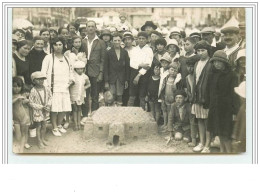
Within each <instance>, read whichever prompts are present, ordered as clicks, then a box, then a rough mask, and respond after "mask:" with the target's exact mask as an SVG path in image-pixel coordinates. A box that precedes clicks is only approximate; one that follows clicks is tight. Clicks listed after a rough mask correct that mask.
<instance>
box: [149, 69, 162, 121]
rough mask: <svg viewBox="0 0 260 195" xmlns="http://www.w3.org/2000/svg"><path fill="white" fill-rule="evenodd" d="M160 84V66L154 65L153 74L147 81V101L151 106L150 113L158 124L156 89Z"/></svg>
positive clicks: (158, 107) (158, 106) (158, 113)
mask: <svg viewBox="0 0 260 195" xmlns="http://www.w3.org/2000/svg"><path fill="white" fill-rule="evenodd" d="M159 84H160V67H159V66H155V67H154V75H153V76H151V77H150V79H149V81H148V101H149V105H150V108H151V112H152V115H153V117H154V119H155V120H156V122H157V125H159V119H160V111H161V108H160V103H159V102H158V90H159Z"/></svg>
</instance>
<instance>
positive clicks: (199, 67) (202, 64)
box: [196, 60, 208, 84]
mask: <svg viewBox="0 0 260 195" xmlns="http://www.w3.org/2000/svg"><path fill="white" fill-rule="evenodd" d="M207 62H208V60H205V61H201V60H200V61H199V62H198V65H197V68H196V84H197V83H198V81H199V78H200V75H201V73H202V70H203V68H204V67H205V65H206V64H207Z"/></svg>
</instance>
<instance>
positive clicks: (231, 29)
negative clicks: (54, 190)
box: [220, 26, 239, 34]
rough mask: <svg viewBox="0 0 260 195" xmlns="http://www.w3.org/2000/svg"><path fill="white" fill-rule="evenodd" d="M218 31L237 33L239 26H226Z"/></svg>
mask: <svg viewBox="0 0 260 195" xmlns="http://www.w3.org/2000/svg"><path fill="white" fill-rule="evenodd" d="M220 32H222V33H236V34H238V33H239V28H238V27H236V26H228V27H226V28H223V29H221V31H220Z"/></svg>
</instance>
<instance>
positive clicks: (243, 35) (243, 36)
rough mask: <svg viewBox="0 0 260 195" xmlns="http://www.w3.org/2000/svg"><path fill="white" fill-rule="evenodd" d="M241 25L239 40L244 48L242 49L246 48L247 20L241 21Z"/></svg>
mask: <svg viewBox="0 0 260 195" xmlns="http://www.w3.org/2000/svg"><path fill="white" fill-rule="evenodd" d="M238 27H239V30H240V31H239V32H240V33H239V34H240V37H241V39H240V41H239V46H240V47H241V48H242V49H245V48H246V25H245V22H241V23H239V25H238Z"/></svg>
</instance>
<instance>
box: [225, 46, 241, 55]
mask: <svg viewBox="0 0 260 195" xmlns="http://www.w3.org/2000/svg"><path fill="white" fill-rule="evenodd" d="M238 47H239V44H236V45H234V46H233V47H231V48H227V46H226V48H225V49H224V52H226V54H227V56H229V55H230V54H232V53H233V52H234V51H235V50H236V49H237V48H238Z"/></svg>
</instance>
